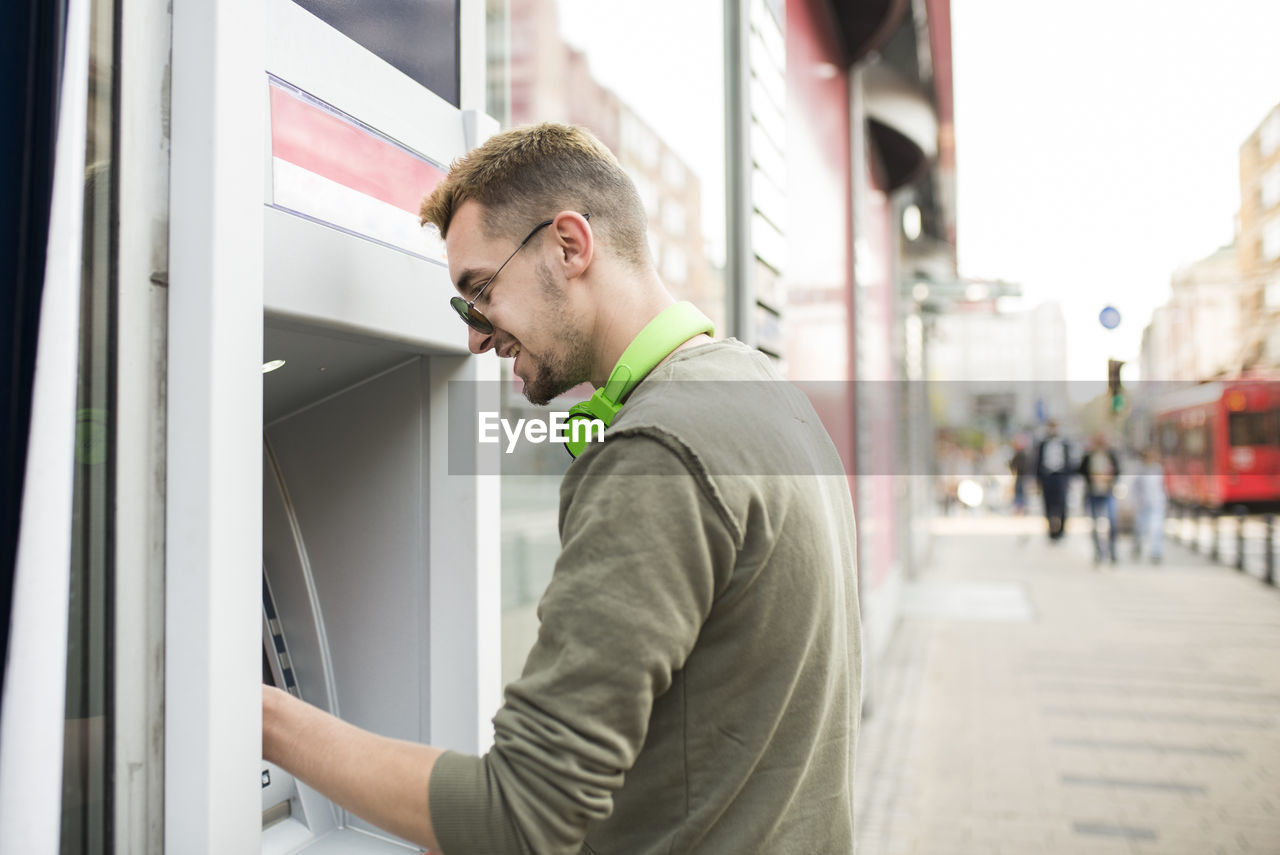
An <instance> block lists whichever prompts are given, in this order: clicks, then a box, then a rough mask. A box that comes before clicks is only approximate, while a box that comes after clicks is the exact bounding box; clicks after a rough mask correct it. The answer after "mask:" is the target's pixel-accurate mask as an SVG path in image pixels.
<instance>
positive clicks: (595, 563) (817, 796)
mask: <svg viewBox="0 0 1280 855" xmlns="http://www.w3.org/2000/svg"><path fill="white" fill-rule="evenodd" d="M560 537H561V547H562V549H561V553H560V556H559V558H558V560H557V561H556V566H555V572H554V574H553V577H552V579H551V582H550V584H549V586H548V587H547V590H546V593H545V595H544V596H543V598H542V600H541V602H540V604H539V607H538V617H539V620H540V629H539V632H538V638H537V641H536V643H535V644H534V647H533V649H532V651H531V652H530V654H529V658H528V660H527V662H526V664H525V668H524V672H523V674H522V675H521V677H520V678H519V679H518V680H517V681H515V682H514V683H512V684H511V685H510V686H508V687H507V689H506V693H505V702H504V705H503V707H502V709H501V710H499V712H498V714H497V715H496V717H495V718H494V728H495V739H494V745H493V748H492V749H491V750H490V751H489V753H488V754H486V755H485V756H483V757H472V756H467V755H463V754H459V753H454V752H450V753H446V754H445V755H444V756H442V757H441V758H440V759H439V761H438V762H437V765H436V767H435V771H434V773H433V774H432V777H431V817H432V821H433V823H434V826H435V830H436V834H437V837H438V839H439V841H440V845H441V846H442V847H443V850H444V853H445V855H466V853H484V855H500V854H501V853H508V852H510V853H538V855H554V854H555V853H579V852H583V853H601V855H604V853H610V855H612V853H682V852H706V853H726V855H743V853H751V852H768V853H771V855H777V853H804V855H815V853H847V852H852V851H853V756H854V748H855V745H856V741H857V731H858V708H859V696H860V672H859V662H860V658H861V657H860V647H859V616H858V602H857V582H856V577H855V566H854V565H855V559H854V556H855V551H854V522H853V509H852V505H851V503H850V498H849V484H848V481H847V479H846V477H845V476H844V474H843V469H842V467H841V464H840V460H839V458H838V455H837V454H836V451H835V449H834V448H833V446H832V444H831V441H830V439H829V438H828V436H827V434H826V432H825V431H824V430H823V428H822V425H821V423H820V422H819V420H818V417H817V416H816V415H815V413H814V411H813V408H812V407H811V406H810V404H809V402H808V400H807V399H806V398H805V397H804V396H803V395H802V394H801V393H800V392H798V391H797V390H796V389H795V388H794V387H793V386H791V385H790V384H788V383H786V382H785V381H783V380H781V379H780V378H779V377H778V375H777V373H776V372H775V371H774V369H773V367H772V364H771V363H770V362H769V361H768V359H767V358H766V357H765V356H763V355H762V354H760V353H759V352H757V351H754V350H751V349H749V348H747V347H746V346H745V345H742V344H741V343H739V342H736V341H733V340H727V341H719V342H714V343H712V344H708V345H705V346H700V347H695V348H689V349H687V350H682V351H679V352H677V353H676V354H674V355H673V356H672V357H670V358H669V359H668V360H667V361H665V362H664V363H663V364H661V365H660V366H658V368H657V369H655V370H654V371H653V372H652V373H651V374H650V376H649V377H648V378H646V379H645V381H644V382H643V383H641V384H640V385H639V386H638V387H636V389H635V391H634V392H633V393H632V395H631V396H630V398H629V399H628V400H627V402H626V405H625V406H624V407H623V409H622V410H621V412H620V413H619V414H618V416H617V418H616V419H615V420H614V423H613V425H612V426H611V427H610V429H609V431H608V433H607V434H606V439H605V441H604V442H603V443H594V444H591V445H589V446H588V447H587V450H586V451H584V452H583V454H582V455H581V456H580V457H579V458H578V459H577V460H576V461H574V463H573V464H572V465H571V466H570V468H569V471H568V473H567V474H566V475H565V478H564V482H563V484H562V487H561V491H560Z"/></svg>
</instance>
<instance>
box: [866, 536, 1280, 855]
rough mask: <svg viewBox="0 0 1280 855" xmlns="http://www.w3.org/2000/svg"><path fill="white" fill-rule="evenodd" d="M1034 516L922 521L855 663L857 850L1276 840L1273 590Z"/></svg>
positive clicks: (1089, 848) (1279, 631)
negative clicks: (858, 675)
mask: <svg viewBox="0 0 1280 855" xmlns="http://www.w3.org/2000/svg"><path fill="white" fill-rule="evenodd" d="M1082 522H1083V525H1082V524H1081V523H1082ZM1043 526H1044V522H1043V520H1034V519H1023V520H1017V519H1001V518H969V519H956V518H948V519H939V520H937V521H935V523H934V556H933V557H934V560H933V569H932V570H930V571H929V572H927V573H926V574H924V576H923V578H921V579H919V580H917V582H915V583H914V584H911V585H909V586H908V589H907V595H906V600H905V612H904V615H903V619H902V622H901V624H900V626H899V628H898V631H897V634H896V636H895V638H894V641H893V643H892V645H891V647H890V649H889V653H888V655H887V657H886V660H887V661H886V662H885V663H883V664H882V665H881V667H880V669H879V673H878V674H875V675H869V676H871V678H872V679H873V680H874V681H875V682H874V688H875V696H874V698H873V701H874V704H875V705H874V707H873V708H872V709H871V711H870V713H869V714H868V715H867V716H866V717H865V718H864V721H863V728H862V733H861V736H860V744H859V750H858V769H857V791H856V803H857V809H858V818H857V827H858V837H859V842H858V852H859V853H860V855H908V853H918V855H993V853H1002V854H1003V853H1018V855H1035V853H1082V855H1084V853H1088V855H1106V853H1161V855H1183V853H1185V855H1217V853H1222V855H1226V853H1280V591H1277V590H1276V589H1274V588H1270V587H1267V586H1265V585H1263V584H1262V583H1261V582H1259V580H1258V579H1256V578H1253V577H1250V576H1244V575H1241V574H1238V573H1236V572H1235V571H1233V570H1230V569H1227V568H1223V567H1221V566H1216V565H1212V564H1210V563H1209V562H1208V560H1207V559H1205V558H1203V557H1201V556H1198V555H1195V554H1193V553H1191V552H1190V551H1188V550H1186V549H1184V548H1183V547H1180V546H1178V545H1177V544H1175V543H1170V542H1169V541H1168V539H1166V545H1165V563H1164V564H1163V565H1161V566H1159V567H1153V566H1151V565H1149V564H1135V563H1125V562H1124V561H1122V562H1121V563H1120V564H1119V565H1117V566H1116V567H1115V568H1112V567H1111V566H1109V565H1104V566H1103V568H1101V569H1100V570H1095V569H1094V568H1093V565H1092V544H1091V542H1090V540H1089V535H1088V533H1087V522H1086V521H1073V525H1072V526H1071V527H1070V528H1069V529H1068V532H1069V534H1068V537H1067V538H1065V540H1064V542H1062V543H1060V544H1058V545H1050V544H1049V543H1048V542H1047V540H1046V538H1045V537H1044V534H1043V530H1044V529H1043ZM1121 547H1122V551H1121V554H1122V555H1127V553H1128V548H1129V543H1128V542H1127V541H1122V543H1121Z"/></svg>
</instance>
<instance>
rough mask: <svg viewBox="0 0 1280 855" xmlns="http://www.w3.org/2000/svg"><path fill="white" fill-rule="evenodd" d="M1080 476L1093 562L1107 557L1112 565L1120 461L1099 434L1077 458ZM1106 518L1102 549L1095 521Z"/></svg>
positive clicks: (1114, 546) (1114, 559)
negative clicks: (1105, 534)
mask: <svg viewBox="0 0 1280 855" xmlns="http://www.w3.org/2000/svg"><path fill="white" fill-rule="evenodd" d="M1080 474H1081V475H1083V476H1084V501H1085V506H1086V507H1087V508H1088V511H1089V516H1090V517H1092V518H1093V563H1094V564H1101V563H1102V561H1103V559H1104V558H1106V557H1108V556H1110V559H1111V563H1112V564H1115V563H1116V497H1115V495H1114V493H1113V492H1112V491H1113V490H1114V489H1115V485H1116V478H1117V477H1118V476H1119V475H1120V461H1119V459H1118V458H1117V457H1116V453H1115V450H1114V449H1112V448H1111V443H1110V442H1109V441H1108V440H1107V435H1106V433H1104V432H1103V431H1098V433H1096V434H1094V436H1093V440H1092V441H1091V442H1090V443H1089V449H1088V451H1086V452H1085V454H1084V457H1082V458H1081V459H1080ZM1103 516H1105V517H1106V519H1107V549H1106V551H1105V553H1104V551H1103V548H1102V534H1101V532H1100V531H1099V522H1100V520H1101V518H1102V517H1103Z"/></svg>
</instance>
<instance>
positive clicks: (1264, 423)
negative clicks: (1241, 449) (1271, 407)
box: [1227, 413, 1273, 445]
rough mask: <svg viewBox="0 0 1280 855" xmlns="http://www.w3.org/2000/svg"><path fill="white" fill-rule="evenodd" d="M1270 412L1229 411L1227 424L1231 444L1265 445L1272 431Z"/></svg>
mask: <svg viewBox="0 0 1280 855" xmlns="http://www.w3.org/2000/svg"><path fill="white" fill-rule="evenodd" d="M1271 417H1272V416H1271V413H1231V414H1230V415H1229V416H1228V417H1227V424H1228V426H1229V430H1230V434H1231V444H1232V445H1267V444H1268V437H1269V436H1270V435H1271V434H1272V433H1273V430H1272V428H1271Z"/></svg>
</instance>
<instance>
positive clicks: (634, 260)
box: [419, 122, 651, 268]
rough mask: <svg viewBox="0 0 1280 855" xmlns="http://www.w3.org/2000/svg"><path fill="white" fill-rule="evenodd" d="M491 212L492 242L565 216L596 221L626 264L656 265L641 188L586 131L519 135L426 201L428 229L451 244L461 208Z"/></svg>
mask: <svg viewBox="0 0 1280 855" xmlns="http://www.w3.org/2000/svg"><path fill="white" fill-rule="evenodd" d="M468 199H474V200H475V201H476V202H479V203H480V204H481V205H482V206H484V228H485V232H486V233H487V234H488V235H489V236H490V237H494V236H501V235H510V236H511V237H512V238H513V239H519V238H520V237H521V236H523V235H524V233H525V232H527V231H528V230H529V229H530V228H532V227H533V226H534V225H537V223H538V222H540V221H541V220H545V219H547V218H548V217H551V216H554V215H555V214H558V213H559V212H561V211H568V210H573V211H578V212H579V213H589V214H591V227H592V229H593V230H594V232H595V233H596V235H597V236H598V237H599V239H600V240H601V241H602V242H603V243H604V244H606V245H607V246H609V247H611V248H612V249H613V251H614V252H615V253H616V254H617V255H618V257H619V258H621V259H623V260H625V261H628V262H630V263H631V264H632V265H634V266H637V267H641V268H647V267H649V266H650V265H651V261H650V257H649V248H648V241H647V230H648V222H647V218H646V217H645V212H644V205H643V204H642V203H641V202H640V194H639V193H637V192H636V187H635V184H634V183H632V181H631V179H630V178H629V177H628V176H627V174H626V173H625V172H623V171H622V167H621V166H620V165H619V164H618V160H617V158H615V157H614V156H613V153H612V152H610V151H609V149H607V148H605V146H604V144H603V143H601V142H600V140H598V139H596V138H595V136H594V135H593V134H592V133H591V132H590V131H588V130H586V129H585V128H580V127H575V126H572V125H561V124H556V123H554V122H545V123H543V124H540V125H525V126H523V127H519V128H512V129H511V130H509V131H503V132H502V133H500V134H497V135H495V136H493V137H490V138H489V140H488V141H487V142H485V143H484V145H482V146H480V147H479V148H477V149H475V150H474V151H471V152H469V153H467V154H466V155H464V156H463V157H461V158H459V159H458V160H456V161H454V162H453V165H452V167H451V168H450V170H449V174H448V175H447V176H446V177H445V179H444V180H443V181H442V182H440V184H439V185H437V186H436V188H435V190H434V191H432V193H431V195H429V196H427V197H426V198H425V199H423V200H422V207H421V209H420V210H419V216H420V219H421V222H422V224H423V225H424V226H425V225H426V224H427V223H432V224H434V225H435V226H436V228H438V229H440V236H441V237H445V236H447V234H448V231H449V223H450V222H451V221H452V220H453V217H454V214H456V213H457V211H458V208H459V206H461V205H462V203H463V202H465V201H467V200H468Z"/></svg>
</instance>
